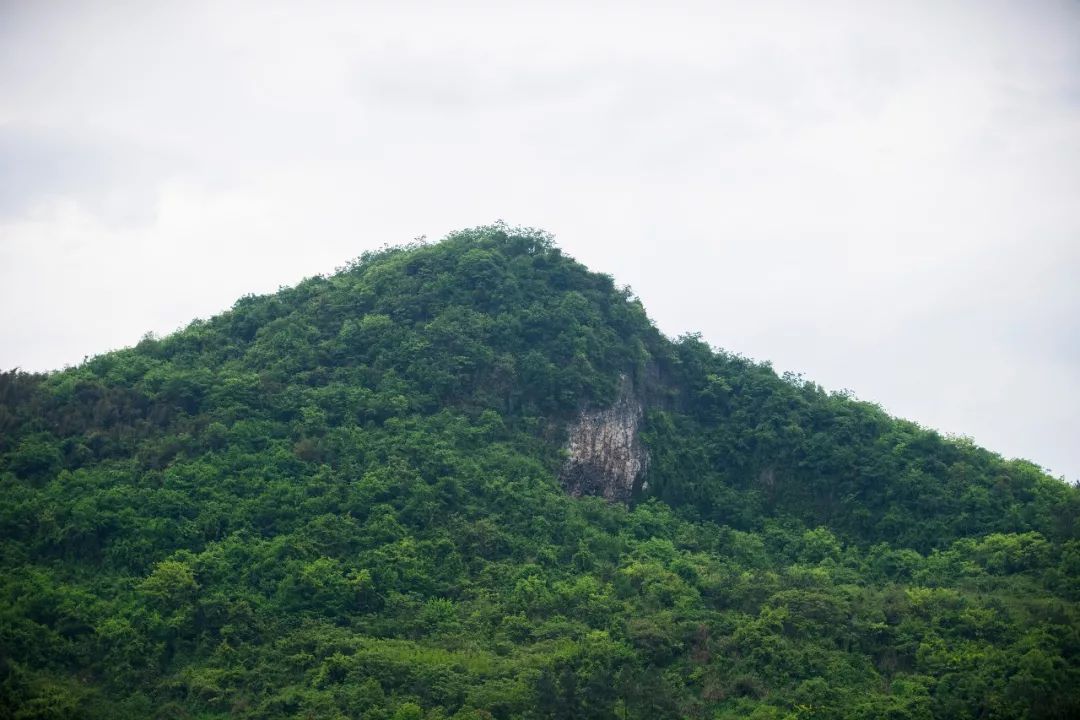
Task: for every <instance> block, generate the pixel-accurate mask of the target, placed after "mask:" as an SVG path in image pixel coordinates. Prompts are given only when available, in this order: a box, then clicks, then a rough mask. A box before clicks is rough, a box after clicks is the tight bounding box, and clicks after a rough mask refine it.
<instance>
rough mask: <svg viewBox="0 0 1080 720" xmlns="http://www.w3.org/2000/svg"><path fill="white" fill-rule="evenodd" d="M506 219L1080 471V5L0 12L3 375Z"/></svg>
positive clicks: (896, 397) (192, 5) (741, 330)
mask: <svg viewBox="0 0 1080 720" xmlns="http://www.w3.org/2000/svg"><path fill="white" fill-rule="evenodd" d="M450 5H454V6H456V7H453V8H451V7H450ZM500 218H501V219H504V220H505V221H506V222H508V223H510V224H512V225H530V226H536V227H541V228H544V229H546V230H549V231H551V232H553V233H554V234H555V235H556V239H557V242H558V243H559V244H560V245H561V246H562V247H563V248H564V250H565V251H566V252H568V253H569V254H571V255H573V256H575V257H576V258H578V259H579V260H581V261H583V262H584V263H586V264H587V265H589V266H590V267H591V268H593V269H594V270H599V271H604V272H608V273H611V274H612V275H614V276H615V278H616V280H617V281H618V282H619V283H625V284H629V285H631V286H632V287H633V289H634V290H635V291H636V292H637V294H638V295H639V296H640V297H641V298H642V300H643V302H644V303H645V306H646V308H647V309H648V311H649V313H650V314H651V316H652V317H653V318H654V319H655V320H656V321H657V323H658V325H659V326H660V328H661V329H662V330H664V331H665V332H666V333H668V334H669V335H677V334H681V333H683V332H689V331H700V332H701V333H702V334H703V336H704V337H705V339H707V340H708V341H709V342H711V343H712V344H713V345H715V346H719V347H723V348H726V349H729V350H732V351H735V352H739V353H742V354H744V355H747V356H750V357H753V358H755V359H759V360H770V361H772V362H773V364H774V366H775V367H776V368H777V369H778V370H780V371H783V370H792V371H796V372H801V373H803V374H804V375H805V376H806V377H807V378H810V379H813V380H816V381H817V382H819V383H821V384H823V385H824V386H825V387H827V388H829V389H844V388H847V389H851V390H852V391H854V392H855V394H856V395H858V396H859V397H861V398H863V399H867V400H872V401H875V402H879V403H880V404H881V405H882V406H884V407H885V408H886V409H887V410H888V411H890V412H892V413H894V414H896V415H900V416H903V417H907V418H910V419H913V420H916V421H918V422H920V423H922V424H924V425H927V426H930V427H934V428H937V429H940V430H942V431H944V432H950V433H956V434H962V435H968V436H971V437H973V438H974V439H975V440H976V441H977V442H978V443H980V444H983V445H985V446H987V447H989V448H991V449H993V450H996V451H998V452H1000V453H1002V454H1003V455H1005V456H1008V457H1014V456H1019V457H1025V458H1028V459H1031V460H1033V461H1035V462H1038V463H1039V464H1040V465H1043V466H1044V467H1047V468H1048V469H1049V470H1050V471H1051V472H1052V473H1053V474H1055V475H1059V476H1060V475H1064V476H1065V477H1066V478H1067V479H1069V480H1076V479H1078V478H1080V410H1078V408H1080V3H1077V2H1039V1H1026V2H1007V3H1006V2H992V1H987V0H977V1H975V2H926V3H915V2H903V3H897V2H882V3H874V2H853V3H837V2H820V1H818V2H800V3H791V4H788V3H770V2H745V3H738V4H736V3H723V2H706V3H676V2H665V3H659V2H657V3H632V2H625V1H623V2H614V3H610V4H607V3H598V2H578V3H573V4H566V5H560V4H557V3H551V2H532V3H522V4H514V3H507V2H500V3H492V4H490V5H488V4H463V3H453V4H451V3H408V2H395V3H386V4H380V3H367V2H351V3H340V4H336V3H335V4H331V3H318V2H305V3H282V4H278V3H273V2H265V1H260V2H251V3H229V2H214V3H206V4H202V3H197V2H176V3H164V2H158V3H153V2H85V3H74V2H50V1H49V0H35V1H34V2H24V1H21V0H20V1H19V2H11V1H10V0H0V328H2V329H0V368H5V369H6V368H11V367H14V366H20V367H22V368H24V369H31V370H45V369H53V368H60V367H62V366H64V365H66V364H74V363H78V362H79V361H81V360H82V358H83V357H84V356H86V355H94V354H97V353H101V352H104V351H107V350H110V349H114V348H118V347H123V346H126V345H131V344H134V343H135V342H137V341H138V339H139V337H140V336H141V335H142V334H143V333H145V332H147V331H155V332H157V333H159V334H164V333H168V332H170V331H172V330H175V329H177V328H178V327H181V326H183V325H185V324H186V323H187V322H188V321H189V320H191V319H192V318H194V317H208V316H210V315H213V314H216V313H218V312H220V311H222V310H224V309H226V308H228V307H229V306H230V305H231V304H232V303H233V301H234V300H235V299H236V298H237V297H239V296H240V295H242V294H245V293H248V292H269V291H272V290H274V289H276V288H277V287H279V286H281V285H291V284H294V283H296V282H297V281H299V280H300V279H301V278H303V277H305V276H309V275H313V274H317V273H324V272H330V271H332V270H333V269H334V267H336V266H339V265H342V264H344V262H345V261H346V260H348V259H350V258H352V257H355V256H356V255H359V254H360V253H361V252H362V251H364V250H366V249H370V248H374V247H378V246H380V245H382V244H384V243H388V242H389V243H398V242H404V241H408V240H411V239H412V238H414V237H416V236H419V235H427V236H428V237H429V238H438V237H442V236H444V235H446V234H447V233H448V232H450V231H452V230H454V229H458V228H464V227H471V226H475V225H480V224H486V223H490V222H492V221H494V220H496V219H500Z"/></svg>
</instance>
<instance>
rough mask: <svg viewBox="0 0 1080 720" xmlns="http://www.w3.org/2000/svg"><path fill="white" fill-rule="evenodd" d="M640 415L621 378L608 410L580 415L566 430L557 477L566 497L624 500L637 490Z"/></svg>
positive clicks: (641, 460) (643, 460) (641, 462)
mask: <svg viewBox="0 0 1080 720" xmlns="http://www.w3.org/2000/svg"><path fill="white" fill-rule="evenodd" d="M642 415H643V407H642V403H641V399H640V398H639V397H638V395H637V394H636V393H635V392H634V384H633V382H631V380H630V378H629V377H627V376H626V375H623V376H621V378H620V382H619V394H618V397H617V398H616V399H615V402H614V403H613V404H612V405H611V407H608V408H604V409H602V410H586V411H582V413H581V415H580V416H579V417H578V419H577V421H575V422H574V423H573V424H572V425H571V426H570V428H569V439H568V441H567V452H568V453H569V457H568V458H567V461H566V465H564V466H563V471H562V477H561V480H562V483H563V486H564V487H565V488H566V490H567V491H568V492H569V493H570V494H571V495H574V496H575V497H577V496H580V495H598V496H600V497H603V498H606V499H607V500H611V501H614V502H626V501H628V500H629V499H630V498H631V496H632V495H633V494H634V492H635V491H637V490H638V489H639V488H640V485H641V483H642V481H643V479H644V477H645V471H646V470H647V469H648V465H649V455H648V453H647V452H646V450H645V447H644V445H642V443H641V438H640V437H638V430H639V428H640V426H641V420H642Z"/></svg>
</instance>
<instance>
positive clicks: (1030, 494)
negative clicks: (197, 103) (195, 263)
mask: <svg viewBox="0 0 1080 720" xmlns="http://www.w3.org/2000/svg"><path fill="white" fill-rule="evenodd" d="M613 408H634V410H633V411H632V412H612V411H611V409H613ZM597 423H600V424H601V425H603V423H614V425H613V430H614V436H615V437H619V436H625V437H626V438H627V439H626V441H625V442H626V444H629V443H631V442H632V443H633V444H634V451H633V452H634V453H640V454H641V458H640V459H641V462H640V463H637V464H633V468H634V469H633V470H632V471H631V472H629V473H627V474H626V477H625V478H624V479H623V480H620V481H619V483H618V484H619V487H618V488H615V487H613V485H612V483H613V482H614V481H613V480H612V471H611V470H610V468H611V467H612V465H611V462H609V461H610V458H601V459H600V460H597V461H595V462H594V460H595V458H592V457H590V455H589V453H594V454H595V452H597V451H595V450H586V451H583V452H584V455H581V454H580V453H579V454H575V452H571V453H570V454H569V455H568V453H567V447H568V444H569V447H570V448H571V450H573V448H575V447H578V445H581V446H588V447H589V448H592V447H594V446H595V445H596V443H593V442H591V441H590V442H588V443H579V444H578V445H575V443H574V440H575V438H579V439H580V437H583V436H581V435H579V433H581V432H583V431H582V430H580V428H583V427H596V426H597ZM620 431H625V432H621V434H620ZM590 437H591V436H590ZM0 453H2V455H0V491H2V492H3V497H4V498H5V500H4V503H3V504H2V507H0V538H2V539H0V549H2V555H0V559H2V560H0V562H2V566H3V570H4V572H3V580H2V581H0V582H2V587H3V591H2V592H3V595H2V597H3V598H4V603H3V608H2V615H0V643H2V644H0V677H2V688H3V691H2V695H3V698H4V700H2V701H0V717H71V716H73V715H78V716H86V717H96V716H99V715H106V714H108V715H110V716H113V717H117V716H119V717H126V716H131V717H148V716H154V715H155V713H156V714H157V716H160V717H207V718H209V717H227V716H228V717H233V716H236V717H259V718H267V717H335V716H338V717H360V716H363V717H388V718H389V717H394V718H410V717H429V718H438V717H450V716H454V717H461V718H466V717H496V718H510V717H641V718H646V717H683V716H690V717H728V716H730V717H744V716H747V715H751V714H753V716H754V717H764V718H768V717H789V716H790V717H803V716H805V717H811V716H813V717H881V716H883V715H888V716H890V717H898V718H901V717H913V718H916V717H967V716H970V717H1072V716H1076V715H1080V704H1078V700H1077V698H1076V697H1075V693H1074V692H1073V691H1072V688H1074V687H1077V686H1078V683H1080V659H1078V653H1080V608H1078V606H1077V601H1078V600H1080V591H1078V579H1080V541H1078V539H1077V529H1076V524H1075V518H1076V515H1077V511H1078V509H1080V498H1078V493H1077V491H1076V489H1075V488H1071V487H1069V486H1066V485H1065V484H1064V483H1062V482H1060V481H1057V480H1054V479H1052V478H1049V477H1047V476H1045V475H1044V474H1043V473H1042V472H1041V471H1040V470H1039V469H1038V468H1037V467H1034V466H1032V465H1030V464H1028V463H1023V462H1015V461H1013V462H1006V461H1003V460H1002V459H1001V458H1000V457H998V456H996V455H994V454H992V453H989V452H987V451H985V450H982V449H980V448H977V447H974V446H972V445H971V444H970V443H966V442H963V441H957V440H952V439H947V438H942V437H941V436H939V435H938V434H936V433H933V432H930V431H926V430H923V429H921V428H919V427H917V426H916V425H914V424H911V423H907V422H904V421H899V420H895V419H893V418H890V417H888V416H887V415H886V414H885V413H883V412H882V411H881V410H880V409H878V408H876V407H875V406H873V405H869V404H867V403H860V402H856V401H854V400H852V399H850V398H848V397H845V396H842V395H837V394H829V393H826V392H824V391H823V390H821V389H820V388H819V387H817V386H815V385H813V384H812V383H807V382H804V381H802V380H801V379H798V378H792V377H784V378H780V377H777V376H776V374H775V373H773V372H772V370H771V368H769V367H768V366H767V365H760V364H755V363H752V362H749V361H747V360H744V359H742V358H739V357H737V356H733V355H729V354H726V353H720V352H715V351H713V350H712V349H710V348H709V347H708V346H706V345H705V344H704V343H702V342H701V341H700V340H699V339H697V338H695V337H686V338H681V339H679V340H677V341H672V340H669V339H667V338H665V337H664V336H662V335H661V334H660V333H659V332H658V331H657V330H656V329H655V327H653V325H652V324H651V323H650V321H649V320H648V318H647V316H646V315H645V313H644V311H643V309H642V308H641V306H640V304H639V303H638V302H637V301H636V300H635V299H634V298H633V297H632V296H631V295H630V293H629V292H628V291H625V290H621V289H619V288H617V287H615V286H614V284H613V283H612V281H611V279H610V278H608V277H606V276H603V275H598V274H595V273H591V272H589V271H587V270H586V269H585V268H583V267H582V266H580V265H579V264H577V263H576V262H574V261H573V260H571V259H570V258H567V257H566V256H564V255H562V254H561V252H560V251H559V250H558V249H557V248H555V247H554V245H553V244H552V242H551V240H550V238H548V237H547V236H545V235H544V234H542V233H538V232H535V231H526V230H512V229H509V228H506V227H502V226H496V227H489V228H479V229H476V230H472V231H466V232H462V233H457V234H454V235H452V236H450V237H449V238H447V239H446V240H444V241H442V242H440V243H438V244H435V245H417V246H410V247H405V248H393V249H388V250H384V251H381V252H378V253H371V254H368V255H365V256H362V257H361V258H360V259H359V260H358V261H356V262H355V263H353V264H351V265H349V266H347V267H345V268H342V269H341V270H340V271H339V272H337V273H335V274H334V275H332V276H329V277H320V278H312V279H309V280H305V281H304V282H302V283H300V284H299V285H297V286H296V287H294V288H288V289H283V290H282V291H280V292H278V293H276V294H274V295H271V296H264V297H246V298H242V299H241V300H240V301H238V302H237V304H236V305H235V306H234V307H233V308H232V310H230V311H229V312H226V313H223V314H222V315H220V316H217V317H215V318H213V319H211V320H209V321H205V322H203V321H197V322H195V323H192V324H191V325H190V326H189V327H188V328H186V329H184V330H183V331H180V332H178V333H176V334H174V335H171V336H169V337H166V338H163V339H160V340H159V339H154V338H147V339H144V340H143V342H141V343H140V344H139V345H138V346H136V347H135V348H132V349H129V350H123V351H119V352H114V353H109V354H106V355H102V356H99V357H96V358H93V359H92V360H90V361H88V362H86V363H84V364H83V365H81V366H79V367H77V368H72V369H68V370H65V371H62V372H58V373H53V374H50V375H47V376H38V375H26V374H22V373H16V372H11V373H5V374H3V375H2V376H0ZM618 457H619V458H621V459H620V460H619V461H620V462H622V463H623V464H626V458H625V457H623V456H618ZM575 463H576V464H575ZM639 470H640V472H639ZM638 475H640V476H638ZM564 485H565V487H564ZM568 490H569V492H568ZM588 494H599V495H605V496H607V497H609V498H610V497H615V498H617V499H619V500H626V502H625V503H624V502H607V501H604V500H602V499H600V498H595V497H587V495H588ZM574 495H586V496H582V497H574Z"/></svg>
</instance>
